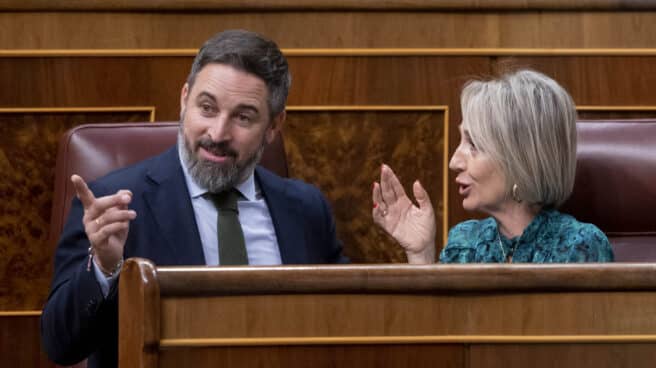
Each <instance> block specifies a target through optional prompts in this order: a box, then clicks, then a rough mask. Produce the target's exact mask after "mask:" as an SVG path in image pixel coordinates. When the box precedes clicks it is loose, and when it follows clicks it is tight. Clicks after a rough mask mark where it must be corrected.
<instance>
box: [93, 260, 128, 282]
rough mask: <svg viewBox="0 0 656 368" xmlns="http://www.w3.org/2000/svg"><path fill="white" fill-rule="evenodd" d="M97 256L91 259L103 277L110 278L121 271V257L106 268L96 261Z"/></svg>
mask: <svg viewBox="0 0 656 368" xmlns="http://www.w3.org/2000/svg"><path fill="white" fill-rule="evenodd" d="M97 260H98V258H94V259H93V263H95V264H96V267H98V270H100V272H102V274H103V275H105V277H107V278H110V277H114V276H116V275H117V274H118V273H119V272H121V268H122V267H123V259H122V258H121V259H120V260H119V261H118V262H116V264H115V265H114V266H113V267H112V268H111V269H107V268H105V267H103V265H102V264H101V263H100V262H98V261H97Z"/></svg>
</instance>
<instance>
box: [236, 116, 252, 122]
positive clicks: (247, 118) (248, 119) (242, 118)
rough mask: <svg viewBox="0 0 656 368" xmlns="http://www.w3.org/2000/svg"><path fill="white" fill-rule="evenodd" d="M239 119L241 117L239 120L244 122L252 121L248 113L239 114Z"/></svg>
mask: <svg viewBox="0 0 656 368" xmlns="http://www.w3.org/2000/svg"><path fill="white" fill-rule="evenodd" d="M237 119H239V121H241V122H244V123H248V122H250V121H251V117H250V116H248V115H246V114H239V115H237Z"/></svg>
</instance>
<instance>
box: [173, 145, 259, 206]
mask: <svg viewBox="0 0 656 368" xmlns="http://www.w3.org/2000/svg"><path fill="white" fill-rule="evenodd" d="M178 156H179V155H178ZM179 158H180V166H182V172H183V173H184V178H185V182H186V183H187V188H189V195H190V196H191V198H192V199H195V198H198V197H201V196H203V195H204V194H205V193H207V189H205V188H203V187H201V186H200V185H198V184H197V183H196V181H195V180H194V179H193V178H192V177H191V174H189V169H187V165H186V164H185V163H184V162H183V161H182V157H179ZM235 189H237V190H238V191H239V192H240V193H241V194H242V195H243V196H244V197H246V199H247V200H249V201H254V200H256V198H257V197H256V191H255V175H254V170H253V171H252V172H251V173H250V175H248V177H247V178H246V180H244V181H243V182H241V183H239V184H237V185H235Z"/></svg>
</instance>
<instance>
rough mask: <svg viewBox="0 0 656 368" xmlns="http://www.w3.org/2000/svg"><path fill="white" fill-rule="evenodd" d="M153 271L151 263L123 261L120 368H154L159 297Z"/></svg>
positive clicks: (158, 327) (157, 336)
mask: <svg viewBox="0 0 656 368" xmlns="http://www.w3.org/2000/svg"><path fill="white" fill-rule="evenodd" d="M155 272H156V271H155V267H154V265H153V264H152V263H150V262H126V263H125V264H124V265H123V269H122V270H121V278H120V279H119V298H120V299H119V300H120V304H119V321H118V322H119V328H118V334H119V336H118V341H119V344H120V347H119V355H118V364H119V366H121V367H126V366H131V367H144V368H145V367H157V362H158V355H157V352H156V349H157V344H158V342H159V336H160V332H159V331H160V319H159V314H160V303H159V302H160V298H159V283H158V282H157V275H156V273H155ZM136 280H138V281H136ZM135 281H136V282H135ZM127 283H132V284H133V285H127ZM128 311H129V312H128Z"/></svg>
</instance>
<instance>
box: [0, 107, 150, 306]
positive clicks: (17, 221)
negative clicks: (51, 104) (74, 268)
mask: <svg viewBox="0 0 656 368" xmlns="http://www.w3.org/2000/svg"><path fill="white" fill-rule="evenodd" d="M91 110H93V109H91ZM98 110H100V111H76V110H75V109H70V110H64V111H52V112H50V111H48V110H47V109H46V110H44V111H34V110H22V111H21V110H20V109H18V110H10V111H7V110H4V111H3V110H0V170H1V171H2V172H3V176H2V178H1V179H0V193H1V196H2V201H0V213H2V214H3V216H2V217H1V218H0V254H1V257H0V310H14V309H15V310H30V309H41V307H42V305H43V303H44V302H45V298H46V296H47V292H48V286H49V283H50V277H51V273H52V264H53V250H52V249H51V248H50V247H49V246H48V243H47V239H48V235H49V234H48V231H47V229H48V227H49V221H50V211H51V205H52V187H53V183H54V167H55V159H56V152H57V144H58V143H59V137H60V136H61V134H62V133H63V132H65V131H66V130H67V129H69V128H70V127H72V126H74V125H78V124H82V123H88V122H94V121H105V122H107V121H109V122H111V121H143V120H148V119H149V118H150V115H151V111H150V109H148V108H144V109H142V111H125V110H121V109H120V108H118V109H117V110H116V111H102V110H103V109H98Z"/></svg>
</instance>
